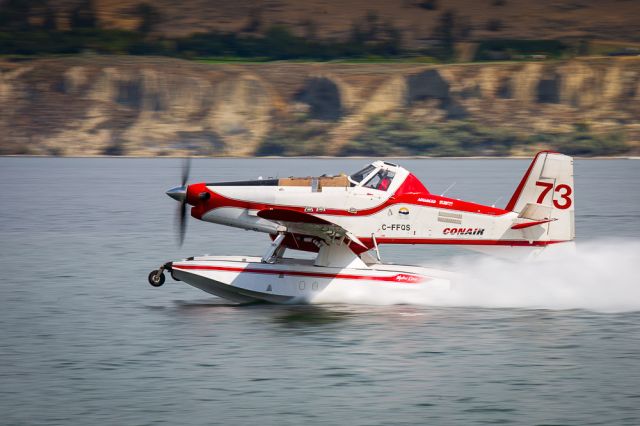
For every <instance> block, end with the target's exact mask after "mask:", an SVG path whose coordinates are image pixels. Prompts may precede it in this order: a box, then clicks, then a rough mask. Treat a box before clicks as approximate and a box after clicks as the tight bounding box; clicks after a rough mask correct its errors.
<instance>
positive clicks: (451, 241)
mask: <svg viewBox="0 0 640 426" xmlns="http://www.w3.org/2000/svg"><path fill="white" fill-rule="evenodd" d="M358 238H359V239H360V241H362V243H363V244H365V245H366V246H368V247H373V240H372V239H371V238H366V237H358ZM376 242H377V243H378V244H448V245H459V246H513V247H543V246H548V245H551V244H558V243H566V242H568V241H565V240H550V241H531V242H529V241H526V240H470V239H468V240H467V239H463V238H456V239H454V238H388V237H376Z"/></svg>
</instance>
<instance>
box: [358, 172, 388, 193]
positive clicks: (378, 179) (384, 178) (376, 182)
mask: <svg viewBox="0 0 640 426" xmlns="http://www.w3.org/2000/svg"><path fill="white" fill-rule="evenodd" d="M394 176H395V173H394V172H392V171H390V170H380V171H379V172H378V173H376V174H375V176H373V177H372V178H371V179H369V181H368V182H367V183H365V184H364V185H363V186H364V187H365V188H371V189H377V190H379V191H386V190H387V189H389V186H390V185H391V181H392V180H393V177H394Z"/></svg>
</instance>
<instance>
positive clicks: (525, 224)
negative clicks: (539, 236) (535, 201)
mask: <svg viewBox="0 0 640 426" xmlns="http://www.w3.org/2000/svg"><path fill="white" fill-rule="evenodd" d="M554 220H556V219H544V220H536V221H533V222H523V223H516V224H515V225H513V226H512V227H511V229H525V228H530V227H532V226H536V225H542V224H545V223H549V222H553V221H554Z"/></svg>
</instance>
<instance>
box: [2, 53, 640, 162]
mask: <svg viewBox="0 0 640 426" xmlns="http://www.w3.org/2000/svg"><path fill="white" fill-rule="evenodd" d="M0 110H1V112H0V132H1V134H2V137H1V139H0V153H1V154H44V155H80V156H82V155H140V156H155V155H186V154H190V155H194V154H195V155H228V156H249V155H253V154H254V153H256V151H258V150H259V148H260V145H261V143H262V142H263V141H264V140H265V138H266V137H267V136H268V135H269V134H270V132H271V131H273V130H274V129H278V128H282V127H283V126H288V125H290V123H291V122H292V121H295V122H297V123H300V122H303V123H304V122H306V121H308V122H309V123H316V124H317V123H322V125H323V126H325V128H329V131H328V132H327V135H328V136H327V139H326V146H325V147H323V148H322V151H321V152H322V153H325V154H328V155H332V154H334V155H335V154H339V153H340V149H341V147H343V146H344V145H345V144H346V143H348V141H349V140H350V139H351V138H354V137H356V136H357V135H358V134H360V133H361V132H362V131H363V130H364V129H365V127H366V124H367V122H368V120H369V119H370V118H371V117H372V116H374V115H396V116H397V115H401V116H406V117H410V118H411V119H412V120H419V121H421V122H423V123H424V125H425V126H429V125H430V124H432V123H436V122H442V121H446V120H454V119H455V120H457V119H471V120H478V121H481V122H482V123H484V124H486V125H491V126H499V127H508V128H511V129H515V130H517V131H522V132H528V133H535V132H563V131H570V129H571V128H572V126H573V125H574V124H575V123H577V122H589V123H590V125H591V126H592V127H593V128H594V129H596V130H602V131H607V130H614V129H616V130H619V129H623V130H624V131H625V132H626V135H627V138H629V139H630V140H631V141H638V140H640V122H639V117H640V59H635V58H627V59H592V60H572V61H567V62H553V63H551V62H531V63H526V62H517V63H500V64H497V63H496V64H493V63H488V64H468V65H441V66H424V65H414V64H367V65H347V64H291V63H269V64H247V65H226V64H224V65H209V64H201V63H195V62H188V61H181V60H176V59H168V58H155V59H149V58H141V57H76V58H60V59H40V60H33V61H26V62H18V63H8V62H3V63H0Z"/></svg>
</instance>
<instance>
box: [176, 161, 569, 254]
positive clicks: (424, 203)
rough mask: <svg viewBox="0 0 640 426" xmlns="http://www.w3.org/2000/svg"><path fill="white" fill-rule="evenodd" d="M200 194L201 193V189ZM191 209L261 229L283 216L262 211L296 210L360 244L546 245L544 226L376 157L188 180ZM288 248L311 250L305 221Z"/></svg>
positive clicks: (269, 229)
mask: <svg viewBox="0 0 640 426" xmlns="http://www.w3.org/2000/svg"><path fill="white" fill-rule="evenodd" d="M203 195H206V196H203ZM187 202H189V204H192V205H193V208H192V210H191V215H192V216H193V217H195V218H197V219H201V220H203V221H207V222H212V223H218V224H222V225H227V226H233V227H237V228H242V229H249V230H255V231H258V232H265V233H269V234H272V235H275V234H277V233H278V232H282V223H281V222H280V221H274V220H269V219H265V218H263V217H260V216H261V214H260V212H264V211H266V210H269V209H278V211H289V212H297V213H300V214H304V215H308V216H309V217H314V218H318V219H319V220H321V221H326V222H328V223H331V224H335V225H337V226H339V227H341V228H344V229H345V230H347V231H348V232H350V234H351V235H353V236H355V237H356V239H357V240H359V242H360V243H361V245H360V247H358V246H357V245H352V249H353V250H354V251H359V252H363V251H366V250H369V249H372V248H374V247H375V246H376V245H379V244H456V245H469V246H492V245H502V246H544V245H548V244H551V243H554V242H557V241H554V240H550V239H548V238H545V235H542V234H543V233H540V235H535V236H533V237H531V236H527V230H522V229H513V226H514V224H515V223H517V221H518V214H517V213H515V212H512V211H509V210H504V209H500V208H496V207H492V206H486V205H481V204H476V203H472V202H468V201H462V200H457V199H452V198H447V197H444V196H439V195H435V194H431V193H430V192H429V191H428V190H427V189H426V188H425V186H424V185H423V184H422V183H421V182H420V181H419V180H418V179H417V178H416V177H415V176H414V175H413V174H411V173H410V172H409V171H407V170H406V169H404V168H402V167H400V166H397V165H395V164H391V163H387V162H382V161H376V162H374V163H372V164H371V165H370V166H368V167H367V168H365V169H363V170H362V171H360V172H358V173H356V174H354V175H351V176H344V175H342V176H334V177H328V176H321V177H305V178H285V179H266V180H257V181H243V182H221V183H198V184H192V185H189V187H188V191H187ZM288 231H289V232H290V235H288V236H287V240H286V241H285V244H286V245H287V246H288V247H290V248H298V249H302V250H309V251H315V248H314V247H315V246H314V245H312V244H308V241H309V237H313V233H310V234H311V235H307V233H305V232H304V228H303V227H302V228H298V227H295V226H294V227H293V228H292V229H289V230H288Z"/></svg>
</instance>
